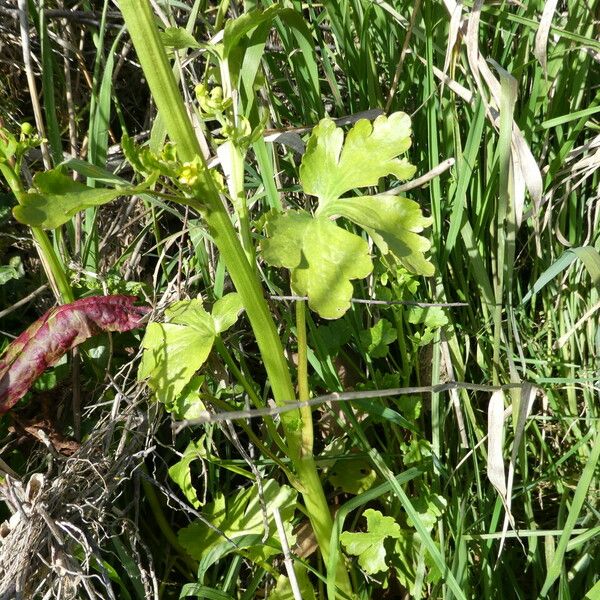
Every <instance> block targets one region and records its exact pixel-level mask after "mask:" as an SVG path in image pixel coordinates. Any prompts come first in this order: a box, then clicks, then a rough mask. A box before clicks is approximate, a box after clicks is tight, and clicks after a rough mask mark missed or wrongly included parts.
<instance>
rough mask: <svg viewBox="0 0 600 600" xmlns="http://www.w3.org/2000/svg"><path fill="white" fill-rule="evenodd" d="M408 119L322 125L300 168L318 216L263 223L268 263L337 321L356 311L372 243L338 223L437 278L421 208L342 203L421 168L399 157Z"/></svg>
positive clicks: (359, 200) (294, 214)
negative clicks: (342, 222) (353, 303)
mask: <svg viewBox="0 0 600 600" xmlns="http://www.w3.org/2000/svg"><path fill="white" fill-rule="evenodd" d="M410 134H411V127H410V117H408V115H406V114H405V113H401V112H397V113H393V114H392V115H390V116H389V117H385V116H383V115H382V116H380V117H378V118H377V119H376V120H375V121H374V122H373V123H370V122H369V121H367V120H365V119H362V120H360V121H358V122H357V123H356V125H354V127H353V128H352V129H351V130H350V131H349V132H348V135H347V136H346V140H345V142H344V133H343V131H342V129H340V128H338V127H336V125H335V123H334V122H333V121H332V120H331V119H323V120H322V121H321V122H320V123H319V125H317V127H315V129H314V130H313V133H312V135H311V137H310V139H309V141H308V145H307V150H306V153H305V154H304V156H303V158H302V164H301V166H300V183H301V184H302V187H303V190H304V192H305V193H306V194H309V195H312V196H316V197H317V199H318V206H317V208H316V210H315V214H314V216H311V215H310V214H309V213H306V212H303V211H290V212H288V213H286V214H283V215H281V214H271V215H269V216H268V217H267V218H266V220H265V229H266V233H267V239H266V240H265V241H264V242H263V244H262V250H263V256H264V258H265V260H266V261H267V262H268V263H270V264H272V265H274V266H284V267H286V268H288V269H290V270H291V275H292V290H293V291H294V292H295V293H297V294H300V295H303V296H308V300H309V306H310V307H311V308H312V309H313V310H314V311H316V312H317V313H318V314H319V315H320V316H321V317H324V318H328V319H335V318H338V317H340V316H342V315H343V314H344V313H345V312H346V311H347V310H348V308H349V306H350V298H351V296H352V283H351V281H352V280H353V279H362V278H364V277H366V276H367V275H369V274H370V273H371V271H372V268H373V264H372V262H371V259H370V257H369V256H368V245H367V243H366V241H365V240H363V239H362V238H361V237H360V236H359V235H356V234H354V233H351V232H349V231H347V230H345V229H342V228H341V227H339V226H338V225H336V224H335V223H334V219H336V218H337V217H340V216H342V217H345V218H347V219H349V220H350V221H352V222H353V223H355V224H356V225H358V226H359V227H361V228H362V229H363V230H364V231H365V232H366V233H368V234H369V235H370V236H371V238H372V239H373V241H374V242H375V244H376V245H377V246H378V247H379V249H380V250H381V252H382V253H383V254H391V255H392V256H393V257H395V258H396V259H397V260H398V261H399V262H401V263H402V264H403V265H404V266H405V267H406V268H407V269H409V270H410V271H412V272H414V273H417V274H420V275H432V274H433V265H432V264H431V263H430V262H429V261H428V260H427V259H426V258H425V252H427V251H428V250H429V248H430V246H431V244H430V243H429V241H428V240H427V239H426V238H424V237H422V236H421V235H420V234H421V232H422V231H423V229H424V228H426V227H428V226H429V225H431V219H430V218H426V217H424V216H423V214H422V212H421V209H420V207H419V205H418V204H417V203H416V202H414V201H412V200H409V199H407V198H401V197H396V196H393V195H380V196H362V197H349V198H346V197H342V196H343V194H345V193H347V192H348V191H350V190H353V189H356V188H361V187H368V186H374V185H377V184H378V182H379V180H380V178H382V177H386V176H388V175H392V176H394V177H396V178H397V179H407V178H409V177H412V175H413V174H414V172H415V167H414V166H413V165H411V164H410V163H409V162H408V161H407V159H406V158H400V157H399V155H401V154H402V153H404V152H405V151H406V150H407V149H408V148H409V147H410V144H411V140H410Z"/></svg>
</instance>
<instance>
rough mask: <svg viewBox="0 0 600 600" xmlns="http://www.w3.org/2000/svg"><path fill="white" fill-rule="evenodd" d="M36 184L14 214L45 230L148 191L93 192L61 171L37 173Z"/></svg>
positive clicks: (104, 189) (23, 197) (136, 188)
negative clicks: (88, 211)
mask: <svg viewBox="0 0 600 600" xmlns="http://www.w3.org/2000/svg"><path fill="white" fill-rule="evenodd" d="M33 183H34V189H33V191H31V192H30V193H28V194H20V195H19V198H18V200H19V204H18V205H17V206H15V207H14V208H13V214H14V216H15V218H16V219H17V221H20V222H21V223H24V224H26V225H30V226H32V227H43V228H44V229H55V228H56V227H60V225H63V224H64V223H66V222H67V221H68V220H69V219H70V218H71V217H73V216H74V215H75V214H77V213H78V212H79V211H81V210H84V209H86V208H90V207H92V206H100V205H102V204H106V203H108V202H110V201H112V200H114V199H115V198H117V197H119V196H127V195H131V194H136V193H138V192H139V191H141V190H142V189H145V188H144V186H141V187H133V186H129V187H122V188H119V189H113V188H90V187H87V186H86V185H83V184H82V183H79V182H77V181H74V180H73V179H72V178H71V177H68V176H67V175H63V174H62V173H61V172H60V171H58V170H52V171H46V172H44V173H38V174H37V175H36V176H35V177H34V179H33Z"/></svg>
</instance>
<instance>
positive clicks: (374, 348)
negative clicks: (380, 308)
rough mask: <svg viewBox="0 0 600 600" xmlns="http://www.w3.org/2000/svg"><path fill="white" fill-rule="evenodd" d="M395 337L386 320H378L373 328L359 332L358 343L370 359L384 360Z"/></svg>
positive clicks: (394, 332)
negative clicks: (359, 342)
mask: <svg viewBox="0 0 600 600" xmlns="http://www.w3.org/2000/svg"><path fill="white" fill-rule="evenodd" d="M397 335H398V334H397V332H396V329H395V328H394V327H393V326H392V324H391V323H390V322H389V321H388V320H387V319H380V320H379V321H377V323H375V325H373V327H371V328H370V329H367V330H366V331H362V332H361V334H360V341H361V344H362V346H363V348H364V351H365V352H366V353H367V354H368V355H369V356H370V357H371V358H384V357H385V356H386V355H387V354H388V351H389V348H388V346H389V345H390V344H392V343H393V342H395V341H396V338H397Z"/></svg>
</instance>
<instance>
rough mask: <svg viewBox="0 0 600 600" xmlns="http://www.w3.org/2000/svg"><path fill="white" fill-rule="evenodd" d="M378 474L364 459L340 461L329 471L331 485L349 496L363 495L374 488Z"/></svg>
mask: <svg viewBox="0 0 600 600" xmlns="http://www.w3.org/2000/svg"><path fill="white" fill-rule="evenodd" d="M376 480H377V473H376V472H375V470H374V469H373V467H372V466H371V463H370V462H369V461H368V460H365V459H364V458H358V457H356V458H354V457H352V458H349V459H343V460H338V461H337V462H336V463H335V464H334V465H333V466H332V467H331V469H330V471H329V481H330V482H331V484H332V485H333V486H334V487H336V488H339V489H341V490H342V491H343V492H346V493H347V494H362V493H363V492H366V491H367V490H368V489H370V488H371V487H373V485H374V483H375V481H376Z"/></svg>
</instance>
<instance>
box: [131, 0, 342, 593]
mask: <svg viewBox="0 0 600 600" xmlns="http://www.w3.org/2000/svg"><path fill="white" fill-rule="evenodd" d="M120 7H121V12H122V13H123V17H124V19H125V23H126V25H127V28H128V30H129V34H130V36H131V39H132V41H133V44H134V46H135V49H136V51H137V54H138V58H139V60H140V63H141V65H142V69H143V71H144V74H145V76H146V79H147V81H148V85H149V87H150V91H151V92H152V96H153V98H154V100H155V102H156V106H157V108H158V110H159V112H161V113H162V114H163V116H164V119H165V125H166V129H167V131H168V133H169V136H170V138H171V140H172V141H173V142H175V144H176V145H177V152H178V155H179V158H180V159H181V160H182V161H191V160H193V159H194V158H195V157H199V159H200V161H201V162H202V166H203V167H204V168H203V172H202V173H201V174H200V177H199V182H198V189H199V193H198V199H199V200H198V205H197V208H198V209H200V210H201V212H202V214H203V215H204V218H205V220H206V223H207V225H208V227H209V229H210V232H211V234H212V236H213V239H214V242H215V244H216V246H217V248H218V249H219V251H220V253H221V257H222V258H223V261H224V262H225V265H226V267H227V269H228V271H229V274H230V276H231V279H232V281H233V283H234V285H235V288H236V290H237V291H238V293H239V294H240V296H241V297H242V301H243V303H244V307H245V309H246V314H247V315H248V319H249V320H250V324H251V326H252V329H253V331H254V335H255V337H256V342H257V344H258V347H259V350H260V353H261V356H262V359H263V361H264V366H265V369H266V371H267V375H268V377H269V381H270V383H271V388H272V390H273V395H274V397H275V402H276V403H277V404H279V405H283V404H286V403H289V402H293V401H294V399H295V394H294V388H293V385H292V379H291V376H290V371H289V367H288V364H287V361H286V358H285V356H284V354H283V348H282V345H281V340H280V339H279V335H278V334H277V329H276V328H275V323H274V322H273V319H272V317H271V314H270V312H269V307H268V305H267V303H266V301H265V299H264V295H263V289H262V286H261V283H260V281H259V280H258V278H257V276H256V274H255V272H254V269H253V267H251V266H250V263H249V262H248V258H247V256H246V254H245V252H244V249H243V248H242V245H241V244H240V241H239V239H238V237H237V235H236V232H235V229H234V228H233V225H232V223H231V220H230V218H229V215H228V213H227V211H226V210H225V207H224V206H223V203H222V202H221V199H220V197H219V193H218V190H217V188H216V186H215V183H214V181H213V178H212V176H211V174H210V173H209V171H208V168H207V167H206V163H205V161H204V159H203V157H202V152H201V150H200V145H199V143H198V139H197V138H196V135H195V133H194V129H193V127H192V124H191V122H190V120H189V117H188V115H187V112H186V109H185V105H184V103H183V99H182V97H181V94H180V93H179V90H178V88H177V84H176V82H175V79H174V77H173V71H172V69H171V66H170V64H169V61H168V59H167V56H166V54H165V51H164V48H163V46H162V44H161V41H160V38H159V35H158V31H157V28H156V24H155V22H154V15H153V13H152V11H151V9H150V5H149V3H148V2H147V0H122V1H121V3H120ZM281 421H282V425H283V428H284V431H285V437H286V441H287V444H288V446H287V447H288V456H289V458H290V459H291V460H292V463H293V464H294V467H295V470H296V474H297V476H298V478H299V480H300V481H301V484H302V486H301V490H300V491H301V493H302V495H303V498H304V502H305V504H306V508H307V510H308V514H309V517H310V520H311V523H312V525H313V529H314V532H315V536H316V538H317V542H318V543H319V547H320V549H321V552H322V553H323V557H324V560H325V563H327V558H328V554H329V540H330V537H331V528H332V519H331V514H330V512H329V505H328V503H327V499H326V498H325V494H324V492H323V487H322V485H321V481H320V479H319V475H318V473H317V469H316V465H315V462H314V458H313V456H312V452H311V453H308V454H305V452H304V447H303V441H304V440H303V426H304V425H307V424H304V423H303V415H302V414H301V413H300V412H299V411H293V412H289V413H287V414H286V415H284V416H282V419H281ZM307 426H308V425H307ZM310 426H311V427H312V422H311V425H310ZM339 573H340V574H339V577H337V580H338V585H339V586H340V588H341V589H342V590H343V591H344V592H346V593H347V594H349V595H351V586H350V580H349V578H348V574H347V573H346V572H345V571H340V572H339Z"/></svg>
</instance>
